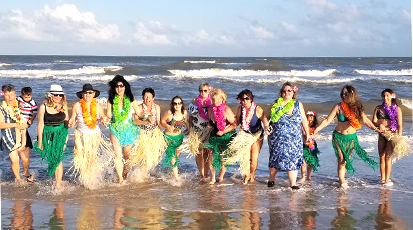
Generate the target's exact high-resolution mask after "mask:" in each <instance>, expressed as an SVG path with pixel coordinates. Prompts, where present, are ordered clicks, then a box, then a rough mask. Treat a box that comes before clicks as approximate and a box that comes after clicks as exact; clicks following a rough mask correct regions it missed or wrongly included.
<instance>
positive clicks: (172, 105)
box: [171, 96, 185, 114]
mask: <svg viewBox="0 0 413 230" xmlns="http://www.w3.org/2000/svg"><path fill="white" fill-rule="evenodd" d="M175 99H179V100H181V102H182V107H181V113H182V114H184V111H185V105H184V100H182V98H181V97H180V96H175V97H174V98H172V100H171V112H172V114H175V112H176V110H175V108H174V100H175Z"/></svg>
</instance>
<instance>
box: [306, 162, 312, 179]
mask: <svg viewBox="0 0 413 230" xmlns="http://www.w3.org/2000/svg"><path fill="white" fill-rule="evenodd" d="M307 167H308V174H307V180H311V173H312V172H313V167H312V166H311V165H308V166H307Z"/></svg>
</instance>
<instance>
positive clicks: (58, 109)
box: [53, 102, 66, 113]
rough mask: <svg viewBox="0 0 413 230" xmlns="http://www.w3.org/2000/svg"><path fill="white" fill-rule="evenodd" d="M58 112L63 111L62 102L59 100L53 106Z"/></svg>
mask: <svg viewBox="0 0 413 230" xmlns="http://www.w3.org/2000/svg"><path fill="white" fill-rule="evenodd" d="M53 108H54V109H55V110H56V111H57V112H58V113H60V112H65V110H66V109H65V105H63V102H60V103H59V104H57V105H55V106H54V107H53Z"/></svg>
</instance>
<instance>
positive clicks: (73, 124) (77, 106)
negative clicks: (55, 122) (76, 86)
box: [69, 102, 80, 128]
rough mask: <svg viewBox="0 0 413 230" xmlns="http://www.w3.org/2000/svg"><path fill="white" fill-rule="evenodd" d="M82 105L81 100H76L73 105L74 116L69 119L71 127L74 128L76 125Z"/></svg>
mask: <svg viewBox="0 0 413 230" xmlns="http://www.w3.org/2000/svg"><path fill="white" fill-rule="evenodd" d="M79 106H80V103H79V102H76V103H75V104H74V105H73V106H72V116H71V117H70V119H69V127H70V128H72V127H74V126H75V125H76V114H77V110H78V108H79Z"/></svg>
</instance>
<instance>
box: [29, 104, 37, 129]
mask: <svg viewBox="0 0 413 230" xmlns="http://www.w3.org/2000/svg"><path fill="white" fill-rule="evenodd" d="M37 109H38V108H37V104H36V102H34V106H32V111H33V113H32V117H31V118H30V120H29V121H28V122H29V123H28V124H29V126H30V125H32V124H33V121H34V119H36V116H37Z"/></svg>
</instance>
